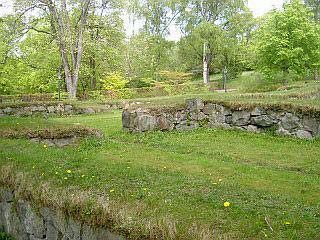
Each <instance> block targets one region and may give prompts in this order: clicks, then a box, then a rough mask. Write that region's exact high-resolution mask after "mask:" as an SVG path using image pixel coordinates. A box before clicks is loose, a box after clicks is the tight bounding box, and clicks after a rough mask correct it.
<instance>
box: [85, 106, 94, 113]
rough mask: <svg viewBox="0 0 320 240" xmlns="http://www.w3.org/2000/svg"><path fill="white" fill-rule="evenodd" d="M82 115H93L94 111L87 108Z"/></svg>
mask: <svg viewBox="0 0 320 240" xmlns="http://www.w3.org/2000/svg"><path fill="white" fill-rule="evenodd" d="M84 113H85V114H94V113H95V111H94V109H93V108H91V107H89V108H86V109H85V110H84Z"/></svg>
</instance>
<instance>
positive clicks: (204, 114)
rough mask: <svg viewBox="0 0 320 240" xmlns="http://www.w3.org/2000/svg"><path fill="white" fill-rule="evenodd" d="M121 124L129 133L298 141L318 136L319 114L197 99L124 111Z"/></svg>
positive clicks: (319, 129)
mask: <svg viewBox="0 0 320 240" xmlns="http://www.w3.org/2000/svg"><path fill="white" fill-rule="evenodd" d="M122 125H123V128H124V129H125V130H129V131H132V132H146V131H155V130H161V131H172V130H179V131H184V130H191V129H196V128H199V127H208V128H235V129H243V130H247V131H253V132H263V131H266V130H272V131H276V133H278V134H279V135H288V136H295V137H298V138H302V139H313V138H317V137H320V111H318V112H317V111H312V112H311V111H310V112H307V111H300V112H299V111H294V110H293V109H292V110H290V109H287V108H285V109H281V108H279V107H274V108H272V107H270V106H268V107H262V106H261V107H259V106H255V107H253V106H250V107H230V106H225V105H223V104H217V103H214V102H210V101H207V102H204V101H202V100H201V99H190V100H187V101H186V104H185V105H184V106H180V107H168V108H159V109H141V108H138V109H131V110H130V109H126V110H124V111H123V113H122Z"/></svg>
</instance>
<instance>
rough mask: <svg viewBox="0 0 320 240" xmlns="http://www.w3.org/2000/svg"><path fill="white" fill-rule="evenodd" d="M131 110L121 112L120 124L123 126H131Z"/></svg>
mask: <svg viewBox="0 0 320 240" xmlns="http://www.w3.org/2000/svg"><path fill="white" fill-rule="evenodd" d="M131 118H133V116H131V112H129V111H128V110H126V111H123V112H122V126H123V127H124V128H132V127H133V121H131Z"/></svg>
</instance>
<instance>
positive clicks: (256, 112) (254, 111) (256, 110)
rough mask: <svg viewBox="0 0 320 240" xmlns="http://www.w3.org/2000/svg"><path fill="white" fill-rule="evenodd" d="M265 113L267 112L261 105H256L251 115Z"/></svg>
mask: <svg viewBox="0 0 320 240" xmlns="http://www.w3.org/2000/svg"><path fill="white" fill-rule="evenodd" d="M263 114H266V111H265V110H264V109H263V108H261V107H255V108H254V109H253V110H252V112H251V116H260V115H263Z"/></svg>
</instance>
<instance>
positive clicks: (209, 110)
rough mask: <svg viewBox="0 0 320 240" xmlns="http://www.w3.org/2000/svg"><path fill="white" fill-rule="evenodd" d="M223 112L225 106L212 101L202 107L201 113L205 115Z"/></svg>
mask: <svg viewBox="0 0 320 240" xmlns="http://www.w3.org/2000/svg"><path fill="white" fill-rule="evenodd" d="M224 112H225V108H224V107H223V106H221V105H218V104H214V103H207V104H206V105H205V106H204V108H203V113H204V114H206V115H212V114H225V113H224ZM225 115H227V114H225Z"/></svg>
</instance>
